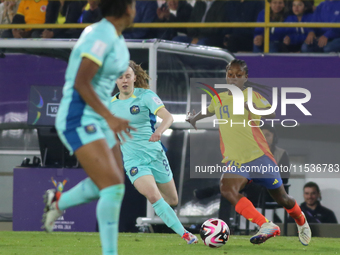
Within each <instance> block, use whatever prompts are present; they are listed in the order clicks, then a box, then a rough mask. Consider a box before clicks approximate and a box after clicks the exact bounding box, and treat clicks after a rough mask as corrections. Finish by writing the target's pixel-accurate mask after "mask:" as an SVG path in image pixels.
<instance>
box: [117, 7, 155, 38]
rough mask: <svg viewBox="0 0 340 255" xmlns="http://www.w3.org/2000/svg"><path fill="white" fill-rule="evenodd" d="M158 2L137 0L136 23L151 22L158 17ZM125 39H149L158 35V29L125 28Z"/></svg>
mask: <svg viewBox="0 0 340 255" xmlns="http://www.w3.org/2000/svg"><path fill="white" fill-rule="evenodd" d="M157 8H158V5H157V2H156V1H136V16H135V19H134V22H136V23H151V22H155V20H156V19H157ZM123 35H124V38H125V39H149V38H154V37H157V31H156V30H155V29H152V28H134V29H130V30H125V32H124V33H123Z"/></svg>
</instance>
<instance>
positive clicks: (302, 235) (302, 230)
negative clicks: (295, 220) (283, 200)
mask: <svg viewBox="0 0 340 255" xmlns="http://www.w3.org/2000/svg"><path fill="white" fill-rule="evenodd" d="M302 214H303V216H304V217H305V224H303V225H302V226H299V225H298V224H296V225H297V228H298V232H299V240H300V242H301V243H302V244H303V245H305V246H307V245H308V244H309V242H310V240H311V238H312V231H311V230H310V227H309V224H308V222H307V219H306V216H305V214H304V213H302Z"/></svg>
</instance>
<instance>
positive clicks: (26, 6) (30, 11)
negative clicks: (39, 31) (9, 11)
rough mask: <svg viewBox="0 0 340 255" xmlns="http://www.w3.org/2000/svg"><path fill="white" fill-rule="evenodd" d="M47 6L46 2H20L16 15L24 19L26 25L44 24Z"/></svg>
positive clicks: (24, 0) (42, 0) (30, 0)
mask: <svg viewBox="0 0 340 255" xmlns="http://www.w3.org/2000/svg"><path fill="white" fill-rule="evenodd" d="M47 4H48V1H47V0H41V1H36V0H22V1H21V2H20V4H19V7H18V11H17V14H20V15H23V16H24V17H25V23H26V24H44V23H45V17H46V7H47Z"/></svg>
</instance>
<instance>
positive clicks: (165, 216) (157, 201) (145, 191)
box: [133, 175, 198, 244]
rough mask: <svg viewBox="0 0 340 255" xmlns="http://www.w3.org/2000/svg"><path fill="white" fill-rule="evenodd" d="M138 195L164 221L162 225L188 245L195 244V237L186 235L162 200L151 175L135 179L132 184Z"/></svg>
mask: <svg viewBox="0 0 340 255" xmlns="http://www.w3.org/2000/svg"><path fill="white" fill-rule="evenodd" d="M133 185H134V186H135V188H136V189H137V190H138V192H139V193H141V194H142V195H144V196H145V197H146V198H147V199H148V201H149V202H150V203H151V204H152V206H153V208H154V209H155V212H156V214H157V215H158V216H159V217H160V218H161V219H162V220H163V221H164V223H165V224H166V225H167V226H168V227H169V228H171V229H172V230H173V231H175V232H176V233H177V234H179V235H180V236H181V237H182V238H184V239H185V240H186V241H187V243H188V244H191V243H197V241H198V239H197V237H196V236H194V235H192V234H191V233H188V232H187V231H186V230H185V228H184V227H183V225H182V223H181V222H180V221H179V219H178V218H177V215H176V213H175V212H174V210H173V209H172V208H171V207H170V205H169V204H168V203H167V202H165V200H164V199H163V198H162V195H161V193H160V191H159V190H158V187H157V185H156V181H155V178H154V177H153V175H143V176H140V177H139V178H138V179H136V180H135V181H134V183H133Z"/></svg>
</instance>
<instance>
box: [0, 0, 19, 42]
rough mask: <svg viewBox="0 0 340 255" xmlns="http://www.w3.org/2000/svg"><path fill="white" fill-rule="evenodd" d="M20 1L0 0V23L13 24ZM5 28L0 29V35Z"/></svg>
mask: <svg viewBox="0 0 340 255" xmlns="http://www.w3.org/2000/svg"><path fill="white" fill-rule="evenodd" d="M18 6H19V1H17V0H12V1H10V0H1V1H0V24H11V23H12V21H13V17H14V15H15V13H16V12H17V9H18ZM3 31H4V29H0V36H1V34H2V32H3Z"/></svg>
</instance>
